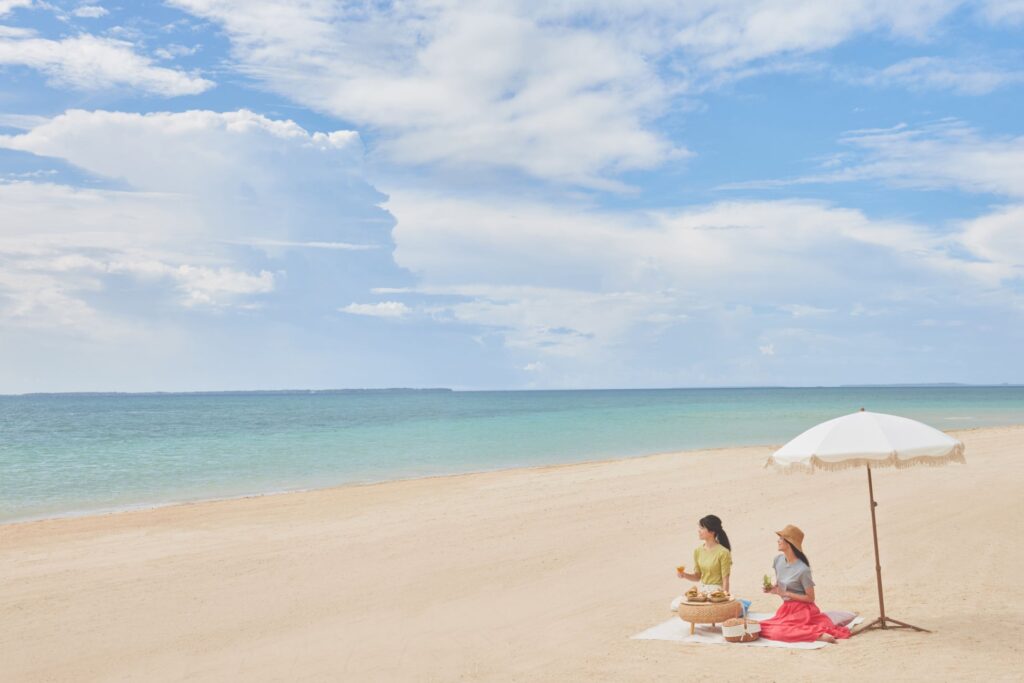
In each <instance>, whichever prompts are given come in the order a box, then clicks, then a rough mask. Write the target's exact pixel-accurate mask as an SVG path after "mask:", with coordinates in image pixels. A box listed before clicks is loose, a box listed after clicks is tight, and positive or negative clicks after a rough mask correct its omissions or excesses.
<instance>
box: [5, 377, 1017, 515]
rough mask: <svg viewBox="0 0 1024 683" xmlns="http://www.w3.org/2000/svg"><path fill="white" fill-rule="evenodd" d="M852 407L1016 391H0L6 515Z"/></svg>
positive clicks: (581, 455)
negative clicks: (21, 393) (20, 393)
mask: <svg viewBox="0 0 1024 683" xmlns="http://www.w3.org/2000/svg"><path fill="white" fill-rule="evenodd" d="M861 406H864V407H867V408H868V409H869V410H874V411H876V412H888V413H896V414H900V415H905V416H907V417H911V418H914V419H918V420H922V421H925V422H927V423H929V424H932V425H934V426H936V427H938V428H940V429H958V428H964V427H982V426H991V425H1005V424H1021V423H1024V387H927V388H917V387H915V388H821V389H668V390H621V391H537V392H530V391H525V392H450V391H353V392H316V393H302V392H292V393H232V394H155V395H148V394H136V395H39V396H0V521H14V520H20V519H30V518H36V517H48V516H57V515H63V514H72V513H85V512H96V511H102V510H111V509H120V508H127V507H134V506H146V505H158V504H162V503H170V502H178V501H186V500H198V499H206V498H221V497H230V496H237V495H246V494H255V493H264V492H272V491H284V490H293V489H304V488H316V487H325V486H332V485H338V484H345V483H353V482H369V481H381V480H388V479H396V478H404V477H420V476H427V475H436V474H451V473H458V472H469V471H477V470H488V469H499V468H508V467H517V466H523V465H539V464H554V463H566V462H576V461H582V460H593V459H601V458H610V457H620V456H633V455H643V454H649V453H657V452H664V451H672V450H683V449H692V448H705V447H717V446H730V445H744V444H777V443H782V442H784V441H786V440H788V439H789V438H791V437H793V436H795V435H796V434H798V433H799V432H801V431H803V430H804V429H807V428H808V427H811V426H813V425H815V424H817V423H818V422H821V421H823V420H826V419H829V418H832V417H835V416H838V415H842V414H845V413H850V412H853V411H855V410H857V409H858V408H860V407H861ZM968 457H969V454H968Z"/></svg>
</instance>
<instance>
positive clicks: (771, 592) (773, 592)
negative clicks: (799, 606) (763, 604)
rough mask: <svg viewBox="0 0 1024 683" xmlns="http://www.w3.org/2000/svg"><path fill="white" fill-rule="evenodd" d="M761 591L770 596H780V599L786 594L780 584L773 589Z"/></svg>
mask: <svg viewBox="0 0 1024 683" xmlns="http://www.w3.org/2000/svg"><path fill="white" fill-rule="evenodd" d="M761 590H763V591H764V592H765V593H766V594H768V595H778V596H779V597H782V593H783V592H784V591H783V590H782V588H781V587H780V586H779V584H775V585H774V586H772V587H771V588H762V589H761Z"/></svg>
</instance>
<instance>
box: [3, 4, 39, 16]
mask: <svg viewBox="0 0 1024 683" xmlns="http://www.w3.org/2000/svg"><path fill="white" fill-rule="evenodd" d="M31 5H32V0H0V17H2V16H4V15H6V14H9V13H10V12H11V10H13V9H17V8H18V7H30V6H31Z"/></svg>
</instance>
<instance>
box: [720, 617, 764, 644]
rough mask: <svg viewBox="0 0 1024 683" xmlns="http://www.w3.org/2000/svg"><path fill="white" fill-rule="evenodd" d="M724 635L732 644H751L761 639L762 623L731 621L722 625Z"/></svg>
mask: <svg viewBox="0 0 1024 683" xmlns="http://www.w3.org/2000/svg"><path fill="white" fill-rule="evenodd" d="M722 635H723V636H724V637H725V639H726V640H727V641H729V642H730V643H749V642H750V641H752V640H757V639H758V638H760V637H761V623H760V622H757V621H752V620H750V619H746V620H744V619H729V620H727V621H725V622H723V623H722Z"/></svg>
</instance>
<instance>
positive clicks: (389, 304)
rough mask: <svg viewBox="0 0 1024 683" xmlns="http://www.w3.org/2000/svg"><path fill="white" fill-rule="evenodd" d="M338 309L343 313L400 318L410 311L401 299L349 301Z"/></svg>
mask: <svg viewBox="0 0 1024 683" xmlns="http://www.w3.org/2000/svg"><path fill="white" fill-rule="evenodd" d="M338 310H339V311H342V312H344V313H352V314H354V315H368V316H372V317H376V318H402V317H404V316H407V315H409V313H411V312H412V309H410V308H409V307H408V306H406V305H405V304H403V303H402V302H401V301H381V302H378V303H375V304H357V303H351V304H349V305H348V306H345V307H344V308H339V309H338Z"/></svg>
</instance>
